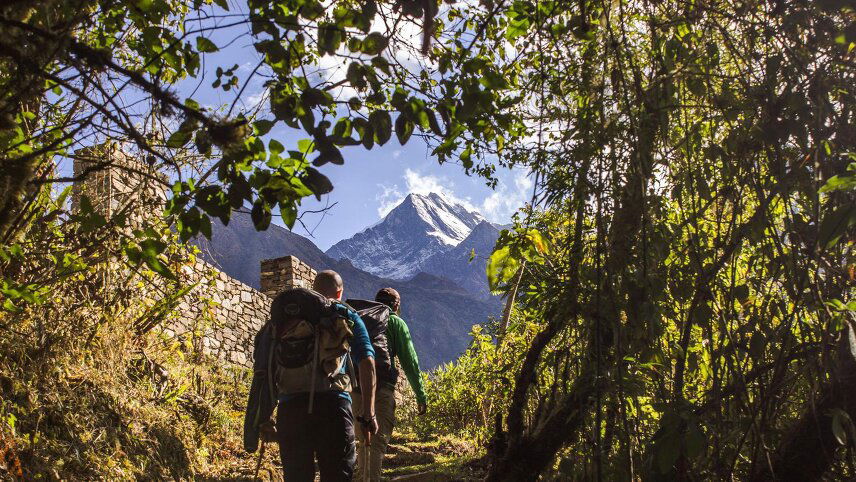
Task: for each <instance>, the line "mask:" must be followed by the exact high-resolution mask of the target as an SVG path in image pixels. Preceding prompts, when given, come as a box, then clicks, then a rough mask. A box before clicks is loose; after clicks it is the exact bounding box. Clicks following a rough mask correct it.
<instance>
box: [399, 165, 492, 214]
mask: <svg viewBox="0 0 856 482" xmlns="http://www.w3.org/2000/svg"><path fill="white" fill-rule="evenodd" d="M404 182H405V184H406V185H407V192H408V193H414V194H431V193H432V192H434V193H437V194H441V195H442V196H443V197H445V198H446V199H447V200H449V201H451V202H454V203H458V204H461V205H463V206H464V207H465V208H467V209H469V210H470V211H478V207H477V206H475V205H473V203H472V201H471V200H470V198H469V197H467V198H461V197H458V196H456V195H455V192H454V191H453V189H454V187H455V183H453V182H452V181H451V180H449V179H447V178H445V177H441V176H434V175H430V174H429V175H425V174H420V173H419V172H417V171H414V170H412V169H407V170H405V171H404Z"/></svg>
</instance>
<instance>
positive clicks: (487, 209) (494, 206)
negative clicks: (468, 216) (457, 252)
mask: <svg viewBox="0 0 856 482" xmlns="http://www.w3.org/2000/svg"><path fill="white" fill-rule="evenodd" d="M513 182H514V186H509V185H508V184H507V183H505V182H502V181H500V183H499V185H498V187H497V188H496V190H495V191H494V192H493V193H491V195H490V196H488V197H487V198H485V200H484V201H483V202H482V205H481V213H482V214H483V215H484V217H486V218H487V219H490V220H491V221H494V222H499V223H507V222H508V221H509V219H511V215H512V214H514V212H515V211H517V210H518V209H520V208H521V207H523V205H524V204H526V202H527V201H529V199H530V198H531V196H532V179H530V178H529V173H528V172H527V171H518V172H517V174H516V175H515V176H514V180H513Z"/></svg>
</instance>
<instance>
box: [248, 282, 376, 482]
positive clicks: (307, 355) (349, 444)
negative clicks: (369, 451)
mask: <svg viewBox="0 0 856 482" xmlns="http://www.w3.org/2000/svg"><path fill="white" fill-rule="evenodd" d="M312 288H313V290H314V291H313V290H306V289H302V288H294V289H290V290H286V291H284V292H283V293H281V294H280V295H278V296H277V297H276V298H275V299H274V301H273V303H272V305H271V320H270V321H269V322H268V323H267V324H266V325H265V327H264V328H262V330H261V331H260V332H259V335H257V336H256V345H255V347H254V353H253V357H254V366H253V368H254V376H253V386H252V388H251V390H250V400H249V402H248V404H247V413H246V418H245V421H244V447H245V448H246V449H247V450H248V451H249V452H253V451H255V448H256V447H257V445H258V439H259V438H261V439H262V440H263V441H274V440H276V441H277V442H279V450H280V458H281V460H282V471H283V475H284V478H285V480H288V481H296V482H303V481H313V480H314V479H315V459H316V458H317V461H318V468H319V471H320V475H321V481H322V482H327V481H331V482H332V481H350V480H352V478H353V474H354V464H355V462H356V446H355V444H354V438H355V437H354V435H355V434H354V422H355V419H354V417H353V412H352V410H351V396H350V393H349V391H350V390H351V385H352V376H353V373H354V367H352V366H350V363H351V361H353V363H354V364H355V365H357V367H358V368H359V370H358V371H359V385H360V386H362V387H364V388H365V389H364V390H363V391H362V399H361V400H360V403H361V406H365V407H373V406H374V392H375V366H374V356H375V355H374V349H373V348H372V346H371V342H370V341H369V338H368V333H367V331H366V327H365V325H364V323H363V320H362V319H361V318H360V316H359V315H358V314H357V313H356V312H355V311H354V310H352V309H349V308H348V307H347V306H346V305H344V304H343V303H341V301H340V300H341V299H342V292H343V288H344V286H343V283H342V278H341V277H340V276H339V274H338V273H336V272H335V271H330V270H327V271H321V272H320V273H318V275H317V277H316V278H315V282H314V283H313V285H312ZM271 333H275V335H273V336H271V335H270V334H271ZM349 347H350V348H349ZM349 354H350V356H349ZM265 360H268V361H267V362H265ZM274 405H276V406H277V407H278V409H277V414H276V423H275V424H274V423H273V421H272V420H271V414H272V412H273V406H274ZM356 421H357V422H359V424H360V427H359V430H357V432H359V434H360V437H361V439H363V438H364V439H366V440H372V435H373V434H374V433H376V432H377V420H376V418H375V415H374V412H373V410H369V411H367V412H366V413H365V414H363V416H362V417H359V418H357V419H356ZM262 449H264V446H262ZM259 457H260V460H261V454H260V456H259Z"/></svg>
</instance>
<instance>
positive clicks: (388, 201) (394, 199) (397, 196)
mask: <svg viewBox="0 0 856 482" xmlns="http://www.w3.org/2000/svg"><path fill="white" fill-rule="evenodd" d="M378 187H380V188H381V193H380V194H378V195H377V196H376V199H377V200H378V202H379V203H380V205H379V206H378V207H377V214H378V216H380V217H381V218H382V217H384V216H386V215H387V214H388V213H389V212H390V211H392V208H394V207H395V206H398V205H399V204H400V203H401V201H403V200H404V194H402V193H401V191H399V190H398V186H397V185H396V186H385V185H383V184H379V185H378Z"/></svg>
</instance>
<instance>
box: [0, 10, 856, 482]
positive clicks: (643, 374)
mask: <svg viewBox="0 0 856 482" xmlns="http://www.w3.org/2000/svg"><path fill="white" fill-rule="evenodd" d="M241 6H242V8H241V9H240V10H238V11H236V12H229V11H228V8H229V4H228V3H227V2H225V1H222V0H217V1H215V2H214V5H212V4H210V3H209V2H206V1H201V0H195V1H182V0H144V1H140V0H133V1H131V0H128V1H121V0H101V1H96V0H40V1H37V2H23V1H12V2H7V3H5V4H4V5H3V6H2V7H0V26H2V29H3V33H4V35H3V36H2V39H0V152H2V154H1V155H0V156H2V161H0V162H2V171H0V182H2V185H3V193H2V196H0V248H2V250H0V256H1V257H2V259H0V273H2V277H3V279H2V283H3V285H2V294H3V306H4V310H5V311H4V314H3V318H2V319H0V324H2V329H3V330H4V334H3V336H4V337H6V339H5V340H4V343H5V346H17V343H19V342H21V340H34V341H33V347H35V348H33V349H34V350H36V354H38V355H39V356H42V352H50V353H51V355H50V356H49V357H48V358H45V360H56V358H55V355H54V354H53V353H54V352H53V351H50V350H49V349H50V348H51V347H60V346H63V345H62V344H63V343H72V345H74V344H77V343H79V341H80V340H81V338H79V336H80V334H81V333H86V332H87V330H88V331H89V333H95V334H96V335H91V337H92V338H91V339H93V340H94V339H96V338H97V334H98V333H99V331H98V329H96V328H97V327H99V326H102V325H104V326H106V324H105V320H111V319H112V315H111V313H115V310H116V307H121V306H125V305H124V304H123V303H121V302H118V301H115V300H111V299H97V300H95V301H90V298H88V297H83V298H77V297H75V296H76V295H75V296H71V295H68V296H64V297H63V298H62V299H59V300H57V299H55V298H52V296H51V295H52V294H53V291H54V290H56V289H59V288H57V287H61V289H62V290H68V291H70V292H73V293H83V294H85V290H86V286H87V277H94V276H97V271H98V270H97V269H96V268H95V266H97V265H98V263H99V262H101V261H103V260H105V259H113V260H117V261H119V262H121V263H125V262H127V263H128V265H129V266H130V267H131V268H134V269H144V270H151V271H154V272H156V273H159V274H160V275H162V276H163V277H164V278H165V279H167V280H169V279H170V278H173V277H174V276H175V275H174V270H173V269H172V268H171V261H170V260H171V259H172V258H171V257H170V252H169V251H170V249H174V248H175V244H174V243H172V242H167V241H164V237H165V236H166V237H167V240H168V230H167V229H166V228H165V227H161V228H158V229H154V230H151V229H150V230H137V231H135V232H130V231H129V230H127V229H120V228H121V226H122V225H123V224H124V222H125V218H124V217H123V216H122V215H121V213H118V214H117V215H114V216H111V217H110V218H109V219H107V218H105V217H103V216H100V217H99V215H98V214H97V213H95V212H94V211H93V210H91V209H87V208H86V203H83V204H82V206H83V207H82V209H80V210H79V211H77V212H76V213H74V214H72V213H69V209H68V206H67V205H66V204H65V203H64V201H63V200H62V199H60V200H57V199H56V195H55V193H53V192H52V190H53V187H54V186H56V183H57V182H60V181H68V180H69V179H58V178H57V177H56V176H57V173H56V170H55V169H54V166H55V163H56V162H58V161H59V160H62V159H68V158H73V157H76V156H78V153H79V152H78V151H79V150H80V148H82V147H85V146H92V145H96V144H101V143H103V142H105V141H108V140H119V141H123V142H129V143H130V145H132V146H133V148H129V150H130V151H131V152H132V153H133V154H136V155H138V156H139V157H140V158H142V159H144V160H146V161H147V162H148V163H149V165H151V166H153V167H156V168H157V169H159V170H160V171H161V172H165V173H167V174H168V177H167V179H168V180H167V181H164V180H163V179H161V178H157V179H155V180H153V181H154V182H160V183H163V184H164V185H165V186H168V187H170V188H171V195H170V198H169V201H168V202H167V205H166V206H164V208H165V210H164V219H165V220H166V223H167V224H168V225H171V226H173V227H174V228H175V230H176V232H177V233H178V235H179V236H180V237H181V238H182V239H184V240H187V239H188V238H189V237H190V236H193V235H195V234H198V233H202V234H209V233H210V220H209V217H217V218H220V219H221V220H223V221H227V220H228V219H229V216H230V213H231V212H232V211H233V210H234V209H239V208H243V207H244V206H246V207H248V208H249V207H250V206H252V207H251V209H252V213H253V219H254V221H255V223H256V225H257V227H259V228H262V229H263V228H265V227H266V226H267V225H268V224H269V222H270V219H271V216H272V215H273V214H274V213H275V212H278V213H279V214H280V215H282V217H283V220H284V221H285V222H286V224H287V225H289V226H292V225H293V224H294V223H295V222H297V221H298V217H299V206H300V202H301V199H302V198H304V197H306V196H310V195H317V196H320V195H323V194H325V193H327V192H329V191H330V190H331V189H332V187H333V186H332V185H331V184H330V182H329V180H328V179H327V177H326V176H325V175H324V174H323V173H322V169H329V168H331V166H330V165H329V164H343V163H344V162H345V159H346V158H347V152H348V150H349V149H371V148H373V147H374V146H375V145H377V144H380V145H382V144H385V143H386V142H388V141H389V140H390V139H391V138H392V135H393V133H394V134H395V136H396V138H397V140H398V142H400V143H402V144H403V143H405V142H408V141H409V140H410V139H411V138H412V136H413V135H414V134H417V135H421V137H422V138H423V139H424V141H425V142H427V143H428V145H429V146H430V148H431V149H432V152H433V154H434V155H435V156H437V158H438V160H439V161H440V162H446V161H455V162H459V163H460V164H461V165H462V167H463V168H464V169H465V170H466V171H467V172H468V173H473V174H475V175H481V176H484V177H485V178H486V179H487V181H488V182H489V183H490V182H492V181H493V174H494V172H495V169H496V168H497V167H499V166H522V167H526V168H528V169H529V170H530V171H531V172H532V173H533V176H534V177H535V180H536V183H535V184H536V189H535V191H534V193H533V197H532V205H531V206H530V208H529V209H527V210H526V211H524V212H523V213H521V217H520V219H519V221H518V222H517V223H516V226H515V228H514V229H512V230H509V231H507V232H506V233H504V235H503V236H502V238H501V239H500V242H499V243H498V246H497V250H496V252H495V253H494V255H493V256H492V257H491V261H490V263H489V266H488V273H487V275H488V277H489V279H490V281H491V283H492V285H493V286H494V287H495V288H496V289H497V290H499V291H509V292H516V296H517V298H516V300H517V305H516V310H517V312H516V313H517V314H516V315H515V316H514V317H512V323H510V324H508V325H507V326H500V327H499V329H498V332H497V339H495V340H493V341H491V340H488V339H486V338H484V337H483V336H482V335H481V334H478V333H477V334H476V339H475V342H474V348H473V349H472V350H471V351H470V352H468V353H467V354H466V355H465V356H464V358H463V359H462V360H461V361H460V363H459V364H458V365H454V366H451V367H447V368H445V369H444V370H443V371H442V372H441V374H439V375H438V377H437V378H436V379H435V381H433V382H432V383H433V384H434V387H435V388H437V389H438V390H435V391H434V392H433V393H434V397H435V401H436V404H435V408H433V409H432V410H435V413H436V414H437V416H436V417H435V418H434V419H435V420H438V421H439V419H440V418H443V420H444V421H443V423H444V424H446V425H442V426H441V427H440V428H441V429H442V430H444V431H449V432H458V433H470V434H474V435H476V436H478V437H481V438H488V437H489V438H490V440H491V441H492V442H491V444H490V449H491V454H492V466H491V471H490V474H489V478H490V479H491V480H528V479H531V478H532V477H533V476H535V475H537V474H548V473H557V474H559V476H565V477H579V478H598V479H602V478H608V479H614V478H617V479H633V478H639V477H646V478H651V479H691V478H716V479H720V478H722V479H725V478H741V479H754V480H766V479H770V478H804V479H817V478H821V477H827V478H847V477H853V476H854V475H856V473H854V470H856V469H854V465H856V460H854V453H856V452H855V451H854V443H856V428H855V427H854V419H856V397H854V396H853V394H854V393H856V354H855V353H856V335H854V322H856V320H854V315H853V313H854V308H856V306H854V303H856V301H854V300H853V289H854V288H853V287H854V281H855V280H856V268H854V265H855V264H856V260H854V253H853V244H854V225H856V131H854V127H853V126H854V125H856V122H854V121H856V119H854V111H853V106H854V86H856V75H854V74H856V62H854V60H856V59H854V55H856V54H855V53H854V50H856V27H854V25H856V23H854V15H856V13H854V10H853V7H852V5H850V3H849V2H845V1H839V0H824V1H821V2H810V1H808V0H796V1H793V2H782V1H773V0H771V1H768V2H764V1H761V2H753V1H745V2H731V1H719V0H705V1H689V2H687V1H679V0H674V1H669V0H666V1H661V2H652V1H651V2H649V1H636V2H633V1H624V0H621V1H616V2H602V1H598V0H580V1H579V2H574V3H569V2H555V1H550V0H534V1H533V0H515V1H490V0H485V1H483V2H480V3H479V4H477V5H476V4H474V3H453V4H451V5H444V6H442V8H440V6H439V5H438V4H437V2H432V1H429V2H415V1H410V0H400V1H392V2H378V1H375V0H365V1H348V0H333V1H325V2H318V1H316V0H276V1H272V2H261V1H256V0H250V1H248V2H247V3H246V4H245V5H244V4H242V5H241ZM244 7H245V8H244ZM233 26H239V27H241V26H242V27H243V28H244V29H245V30H246V31H247V33H246V35H248V36H249V38H251V39H252V42H253V45H254V47H255V50H256V51H258V52H259V53H260V54H261V55H262V59H261V60H260V62H259V64H258V66H257V67H256V68H255V69H254V70H253V71H252V73H251V74H250V76H253V75H263V76H265V79H266V88H267V95H268V100H269V101H268V102H267V103H266V104H263V105H261V106H260V107H259V108H258V109H247V110H246V111H245V112H239V111H238V110H236V108H238V106H239V104H240V102H242V99H243V97H244V93H245V88H246V85H247V84H248V82H249V79H246V78H245V79H241V78H239V73H238V71H237V70H236V69H235V68H231V67H230V66H229V65H224V66H217V65H213V66H212V65H211V63H209V62H206V61H205V60H206V59H208V58H212V59H213V58H214V57H213V56H215V55H216V53H217V51H218V50H219V49H220V48H221V47H224V46H225V45H218V43H220V44H224V41H225V42H226V43H228V42H229V40H227V39H226V37H223V36H221V35H215V33H217V32H223V31H228V29H229V28H231V27H233ZM224 35H227V36H228V34H224ZM330 59H332V60H333V61H334V62H339V63H346V64H347V65H348V66H347V69H346V75H345V76H344V78H341V79H331V78H327V77H325V76H323V75H318V70H319V68H320V66H321V64H322V63H323V62H326V61H330ZM215 63H216V62H215ZM192 79H197V82H200V86H202V87H200V88H208V87H207V86H209V85H210V88H211V89H218V90H221V91H223V92H234V93H235V100H234V102H232V103H231V105H229V106H227V107H226V108H224V109H221V110H218V111H214V110H211V109H210V108H206V107H203V106H201V104H200V103H199V102H198V101H197V100H195V99H194V98H193V94H188V95H187V96H186V98H181V97H180V96H179V95H178V94H177V93H176V92H179V91H180V92H185V91H186V92H195V90H187V89H185V90H179V89H178V87H179V86H181V85H183V84H182V82H184V81H190V80H192ZM279 123H281V124H283V125H286V126H289V127H290V128H291V129H296V130H298V131H300V132H302V133H304V134H305V136H304V137H305V139H304V140H301V141H300V142H297V145H295V146H285V145H283V144H282V142H280V141H277V140H276V139H270V138H269V137H270V136H269V133H270V132H271V130H272V129H273V127H274V126H276V125H277V124H279ZM102 167H104V165H103V164H102V165H98V164H97V163H96V165H94V166H93V167H92V168H91V169H90V170H89V171H88V172H85V173H83V174H81V177H86V176H87V175H88V174H90V173H92V172H95V171H97V170H98V169H99V168H102ZM113 228H119V229H113ZM70 233H72V234H70ZM98 233H110V234H109V236H117V237H114V238H112V239H115V241H110V242H108V241H107V239H106V238H103V239H102V238H99V237H98V236H100V235H101V234H98ZM103 236H108V234H103ZM176 289H177V288H176ZM60 292H62V291H60ZM176 294H178V293H176ZM81 296H83V295H81ZM78 299H81V300H85V301H81V302H80V303H84V304H85V303H94V304H95V306H96V307H97V308H99V309H96V310H95V313H96V315H94V318H93V320H95V321H92V322H90V325H84V329H82V330H77V329H72V328H71V327H72V326H75V325H73V324H63V323H57V324H56V326H54V325H50V326H48V327H47V328H46V327H45V326H44V320H45V319H59V320H62V319H63V317H62V316H57V315H65V314H66V313H68V312H69V311H73V307H76V306H77V305H76V304H75V303H76V302H75V301H74V300H78ZM167 299H169V297H167ZM65 301H68V304H64V303H65ZM33 310H35V311H33ZM38 310H47V312H49V313H54V312H52V311H51V310H59V311H57V312H56V313H54V314H53V315H51V316H50V318H47V316H48V315H44V314H41V315H35V314H34V313H45V312H44V311H42V312H40V311H38ZM167 311H168V310H167ZM87 326H88V327H89V328H87ZM111 326H112V325H111ZM146 326H150V324H148V323H147V325H146ZM46 330H47V331H46ZM51 330H54V331H51ZM57 330H59V331H57ZM108 331H109V330H108ZM46 333H52V334H51V335H50V336H48V335H45V334H46ZM140 336H142V335H140ZM504 337H509V338H508V341H507V342H506V341H503V340H504V339H505V338H504ZM86 339H89V338H84V339H83V340H86ZM12 340H15V342H14V343H13V342H12ZM493 343H496V345H493ZM503 343H508V345H504V344H503ZM488 345H492V346H488ZM82 346H84V347H86V346H87V345H85V344H84V345H82ZM512 347H513V349H512ZM18 349H20V347H19V348H18ZM58 352H59V353H64V352H68V353H78V354H79V356H81V357H83V358H84V359H85V358H86V357H87V355H86V350H85V348H81V349H79V350H77V351H75V350H59V351H58ZM32 356H34V355H32ZM52 357H53V358H52ZM8 360H12V361H11V362H10V361H7V363H10V365H9V368H7V369H6V370H8V371H11V372H14V373H17V374H16V375H15V376H14V377H12V376H10V377H11V378H12V379H13V380H15V379H21V380H27V379H28V376H27V375H26V374H24V371H25V370H26V369H27V368H25V367H27V366H30V367H32V366H35V365H32V364H31V363H30V362H29V361H28V360H29V358H26V357H25V358H8ZM14 360H17V361H14ZM59 365H60V366H62V364H61V363H60V364H59ZM478 383H484V384H486V385H487V390H484V388H483V387H482V388H480V386H479V385H478ZM3 390H4V392H3V393H4V400H5V399H6V398H7V397H6V396H5V395H6V394H7V393H8V390H7V387H4V388H3ZM480 390H483V391H480ZM493 395H495V396H493ZM443 397H446V398H443ZM4 410H6V409H4ZM16 410H17V409H16ZM476 412H478V413H476ZM4 413H11V412H8V411H6V412H4ZM497 414H498V415H499V417H498V418H499V420H498V423H497V420H496V415H497ZM441 415H442V416H441ZM474 415H475V417H474V418H473V416H474ZM465 417H469V418H470V419H471V422H470V423H465ZM491 417H494V420H490V418H491ZM32 427H41V425H39V424H38V423H35V424H33V425H32ZM33 430H34V431H33V432H30V433H31V434H32V435H28V436H35V434H37V433H41V432H39V430H41V429H39V428H33Z"/></svg>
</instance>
